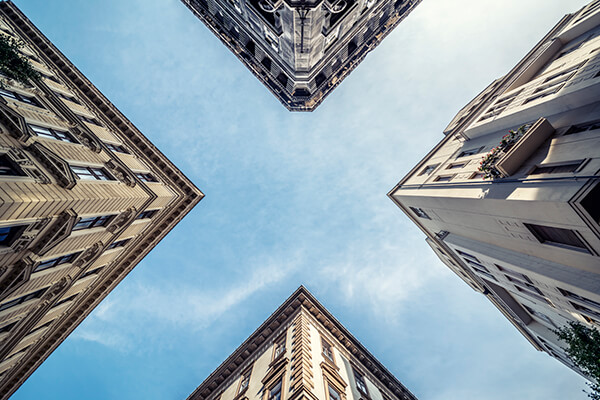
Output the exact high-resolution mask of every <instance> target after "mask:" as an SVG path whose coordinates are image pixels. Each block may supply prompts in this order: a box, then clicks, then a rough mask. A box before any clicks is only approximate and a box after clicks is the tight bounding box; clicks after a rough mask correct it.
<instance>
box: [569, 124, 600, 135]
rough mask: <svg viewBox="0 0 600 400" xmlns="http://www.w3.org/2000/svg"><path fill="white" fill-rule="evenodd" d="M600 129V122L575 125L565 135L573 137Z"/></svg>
mask: <svg viewBox="0 0 600 400" xmlns="http://www.w3.org/2000/svg"><path fill="white" fill-rule="evenodd" d="M596 129H600V121H594V122H588V123H586V124H580V125H573V126H571V127H570V128H569V129H567V131H566V132H565V135H573V134H575V133H580V132H587V131H594V130H596Z"/></svg>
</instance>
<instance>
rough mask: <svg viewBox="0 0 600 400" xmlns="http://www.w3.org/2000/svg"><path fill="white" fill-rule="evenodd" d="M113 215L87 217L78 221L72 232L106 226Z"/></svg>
mask: <svg viewBox="0 0 600 400" xmlns="http://www.w3.org/2000/svg"><path fill="white" fill-rule="evenodd" d="M113 217H114V215H102V216H99V217H89V218H82V219H80V220H79V221H78V222H77V223H76V224H75V226H74V227H73V230H74V231H80V230H82V229H91V228H96V227H99V226H106V225H108V223H109V222H110V220H111V219H112V218H113Z"/></svg>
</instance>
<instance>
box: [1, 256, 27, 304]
mask: <svg viewBox="0 0 600 400" xmlns="http://www.w3.org/2000/svg"><path fill="white" fill-rule="evenodd" d="M34 264H35V263H34V262H33V261H32V260H31V259H30V258H29V257H24V258H23V259H22V260H19V261H18V262H17V263H15V264H13V265H9V266H4V267H2V268H0V301H2V300H4V299H6V298H7V297H8V296H10V295H11V293H13V292H14V291H15V290H17V289H18V288H19V287H21V286H23V284H25V283H26V282H27V281H28V280H29V277H30V276H31V271H32V270H33V266H34Z"/></svg>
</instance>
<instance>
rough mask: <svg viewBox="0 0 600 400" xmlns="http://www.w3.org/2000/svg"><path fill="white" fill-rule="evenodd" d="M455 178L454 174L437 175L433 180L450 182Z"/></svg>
mask: <svg viewBox="0 0 600 400" xmlns="http://www.w3.org/2000/svg"><path fill="white" fill-rule="evenodd" d="M452 178H454V175H440V176H437V177H436V178H435V179H434V180H433V181H434V182H450V181H451V180H452Z"/></svg>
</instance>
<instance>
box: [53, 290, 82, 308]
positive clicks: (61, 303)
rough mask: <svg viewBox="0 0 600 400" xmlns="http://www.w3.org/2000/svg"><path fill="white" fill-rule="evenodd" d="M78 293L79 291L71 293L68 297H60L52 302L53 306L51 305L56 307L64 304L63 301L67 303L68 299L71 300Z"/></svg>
mask: <svg viewBox="0 0 600 400" xmlns="http://www.w3.org/2000/svg"><path fill="white" fill-rule="evenodd" d="M78 294H79V293H75V294H72V295H71V296H69V297H65V298H64V299H60V300H59V301H57V302H56V303H54V306H53V307H58V306H60V305H63V304H65V303H67V302H69V301H71V300H73V299H74V298H75V297H77V295H78Z"/></svg>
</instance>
